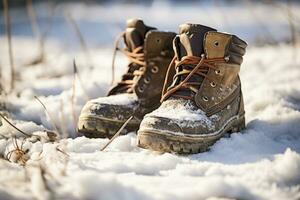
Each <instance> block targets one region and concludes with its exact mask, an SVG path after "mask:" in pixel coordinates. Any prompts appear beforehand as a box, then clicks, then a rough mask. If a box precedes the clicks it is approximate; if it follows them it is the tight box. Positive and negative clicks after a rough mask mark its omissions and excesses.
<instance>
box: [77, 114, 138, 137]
mask: <svg viewBox="0 0 300 200" xmlns="http://www.w3.org/2000/svg"><path fill="white" fill-rule="evenodd" d="M124 122H125V121H124ZM124 122H123V121H116V120H110V119H103V118H94V117H84V118H79V121H78V132H80V133H82V134H83V135H84V136H85V137H88V138H111V137H112V136H114V134H115V133H116V132H117V131H118V130H119V128H120V127H121V126H122V125H123V124H124ZM138 128H139V123H129V124H127V126H126V128H124V129H123V131H122V132H121V134H123V135H124V134H126V133H128V132H132V131H137V129H138Z"/></svg>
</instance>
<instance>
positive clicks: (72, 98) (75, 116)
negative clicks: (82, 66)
mask: <svg viewBox="0 0 300 200" xmlns="http://www.w3.org/2000/svg"><path fill="white" fill-rule="evenodd" d="M76 76H77V67H76V62H75V59H74V60H73V85H72V97H71V101H72V102H71V106H72V108H71V109H72V116H73V124H74V131H75V133H76V135H77V134H78V132H77V128H76V127H77V115H76V111H75V101H76V99H75V98H76Z"/></svg>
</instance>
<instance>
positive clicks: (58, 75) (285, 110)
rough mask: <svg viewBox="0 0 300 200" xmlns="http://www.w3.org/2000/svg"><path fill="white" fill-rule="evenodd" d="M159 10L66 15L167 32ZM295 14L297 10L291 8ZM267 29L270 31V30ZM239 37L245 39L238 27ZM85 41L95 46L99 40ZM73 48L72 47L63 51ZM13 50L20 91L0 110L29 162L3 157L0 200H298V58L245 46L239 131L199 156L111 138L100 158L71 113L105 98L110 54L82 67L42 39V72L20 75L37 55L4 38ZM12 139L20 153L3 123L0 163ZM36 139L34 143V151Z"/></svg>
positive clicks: (96, 54)
mask: <svg viewBox="0 0 300 200" xmlns="http://www.w3.org/2000/svg"><path fill="white" fill-rule="evenodd" d="M77 6H78V9H75V8H77ZM161 6H166V5H161V4H160V3H159V1H156V3H155V4H154V5H153V7H151V9H150V12H149V13H148V12H147V11H148V10H145V8H143V7H142V8H143V9H141V10H138V9H137V8H136V7H126V9H130V11H128V13H127V12H125V16H123V14H124V13H123V12H120V13H118V12H115V11H117V10H118V8H117V6H115V7H112V8H110V10H109V9H107V8H106V7H105V8H103V7H95V8H90V7H88V6H87V7H85V6H83V7H82V5H81V4H78V5H77V4H76V5H75V6H71V8H74V10H80V9H82V10H81V12H77V13H76V15H75V18H76V19H85V20H87V19H88V16H90V15H91V16H94V18H93V19H95V20H96V21H97V20H100V17H99V16H101V15H100V14H99V13H101V12H103V17H104V18H103V19H102V20H113V19H112V18H111V17H108V16H111V13H114V14H116V20H115V21H114V23H121V20H122V24H123V21H124V19H125V18H126V17H132V15H133V14H131V13H134V14H136V15H137V16H141V17H143V16H145V17H146V18H147V19H148V20H149V21H150V22H153V23H154V22H155V23H156V24H161V27H167V28H171V27H168V26H167V25H166V24H164V22H162V21H161V20H159V19H160V17H162V15H164V14H163V13H164V12H157V9H158V10H160V9H161ZM166 7H167V8H170V9H171V8H172V7H168V6H166ZM60 9H61V8H60ZM90 9H91V11H90ZM190 9H192V10H191V11H193V12H191V13H192V14H191V15H190V17H191V19H192V20H193V21H195V20H197V19H198V18H197V17H196V16H198V14H199V12H198V10H196V9H195V8H190ZM220 9H221V8H220ZM222 9H224V10H225V11H226V9H230V10H231V11H234V14H235V15H236V16H239V17H236V18H235V19H234V20H236V21H237V22H238V21H239V20H240V21H241V22H242V21H243V19H247V20H249V21H247V23H248V24H247V26H248V27H249V26H250V25H253V26H255V24H254V21H255V19H253V20H252V21H251V20H250V19H249V18H247V15H246V14H244V12H242V11H240V10H239V9H237V8H236V7H232V8H227V7H225V8H222ZM295 9H298V10H299V6H295ZM174 10H175V11H177V12H173V11H174ZM270 10H271V11H270ZM131 11H132V12H131ZM170 11H172V12H167V13H165V15H166V16H168V13H169V14H170V13H176V15H175V14H174V16H177V14H178V16H179V17H178V19H177V18H176V20H177V21H179V22H178V23H180V22H181V21H183V20H187V19H186V17H187V16H189V15H188V14H187V13H186V12H183V11H185V10H184V8H182V9H181V8H180V6H177V7H176V8H174V9H172V10H170ZM215 12H216V11H215ZM257 12H259V13H260V14H261V15H264V14H266V13H269V14H270V15H272V16H273V15H274V16H275V15H276V12H277V14H278V12H279V10H277V9H274V10H272V9H270V8H266V7H264V6H262V7H259V9H258V11H257ZM146 13H148V14H146ZM213 13H214V12H213ZM155 14H158V15H155ZM200 14H201V13H200ZM201 15H204V14H201ZM150 16H155V17H153V19H152V18H150ZM212 16H213V15H212ZM274 16H273V17H272V19H273V20H274V21H276V23H279V22H280V23H281V24H286V23H287V22H286V21H284V19H283V18H281V17H280V16H281V15H279V14H278V15H276V16H277V17H274ZM269 18H270V17H269ZM214 19H215V20H216V19H219V18H214ZM20 20H21V18H20ZM176 20H175V18H174V21H176ZM171 21H172V20H171ZM201 22H202V21H201ZM170 23H171V22H170ZM172 23H173V24H174V23H175V22H173V21H172ZM220 23H221V22H220ZM269 23H271V21H270V22H269ZM217 24H219V23H216V25H217ZM249 24H250V25H249ZM106 25H107V24H106ZM240 26H242V24H240ZM271 26H272V27H277V26H276V24H275V22H274V24H271ZM115 27H116V26H115ZM224 29H225V30H226V27H225V28H224ZM244 29H245V30H248V29H247V27H244ZM244 29H243V30H244ZM257 29H259V28H257ZM113 30H114V31H112V32H111V33H109V34H107V35H106V37H105V36H104V38H105V40H107V41H110V42H112V41H111V38H110V40H108V39H107V38H108V37H112V36H111V35H115V33H117V32H118V31H119V30H121V29H119V28H115V29H113ZM235 30H236V29H235ZM280 30H282V28H281V29H280ZM58 31H59V30H58ZM60 31H61V30H60ZM281 33H282V32H278V35H281ZM70 34H72V33H70ZM102 35H105V34H103V33H102ZM108 35H110V36H108ZM249 35H251V34H249ZM278 37H279V36H278ZM93 39H94V40H97V39H99V40H104V39H101V36H97V37H96V38H93ZM74 41H75V42H74ZM76 42H77V41H76V38H75V39H74V40H73V43H76ZM101 42H102V41H101ZM0 44H1V45H0V66H1V72H2V76H3V77H2V82H4V83H6V84H7V83H8V82H9V73H8V72H9V68H8V56H7V45H6V44H7V43H6V39H5V37H4V36H3V35H1V36H0ZM111 44H112V43H111ZM13 45H14V55H15V62H16V68H17V71H18V72H19V75H18V77H19V79H20V81H19V82H18V84H17V87H16V92H15V93H13V94H10V95H8V96H6V100H7V102H8V105H7V109H8V111H9V113H10V119H13V122H14V124H15V125H16V126H17V127H18V128H19V129H21V130H23V131H24V132H26V133H30V134H32V135H34V136H32V137H31V138H29V139H26V141H24V145H23V149H24V150H25V151H28V153H27V155H26V156H27V158H29V160H28V161H27V163H26V166H25V167H23V166H20V165H19V164H17V163H14V161H16V160H17V156H18V155H17V154H16V152H12V156H11V157H10V161H11V162H8V161H6V160H4V159H0V199H41V200H42V199H109V200H111V199H112V200H116V199H124V200H126V199H130V200H131V199H137V200H141V199H147V200H148V199H162V200H165V199H166V200H168V199H172V200H173V199H210V200H211V199H230V198H233V199H262V200H266V199H274V200H297V199H300V123H299V122H300V87H299V86H300V61H299V58H297V55H298V54H297V50H298V53H299V49H296V50H295V49H294V47H293V46H289V45H286V44H279V45H277V46H264V47H256V46H254V45H250V47H249V48H248V50H247V54H246V56H245V57H244V63H243V65H242V68H241V81H242V88H243V94H244V100H245V110H246V123H247V127H246V130H244V131H242V132H241V133H233V134H232V135H231V137H229V138H222V139H220V140H219V141H218V142H217V143H216V144H215V145H214V146H213V147H212V148H211V150H210V151H208V152H205V153H201V154H196V155H189V156H179V155H173V154H169V153H165V154H160V153H157V152H152V151H148V150H144V149H140V148H138V147H137V145H136V142H137V141H136V139H137V138H136V135H135V133H129V134H128V135H125V136H120V137H118V138H116V140H115V141H113V142H112V143H111V145H109V146H108V148H107V149H106V150H105V151H103V152H101V151H100V149H101V147H103V146H104V145H105V144H106V143H107V142H108V139H88V138H85V137H77V135H76V133H75V131H74V127H75V125H74V119H73V111H72V109H74V110H75V115H76V116H77V117H78V116H79V114H80V111H81V109H82V107H83V106H84V105H85V103H86V102H87V100H90V99H94V98H98V97H101V96H104V95H105V94H106V93H107V91H108V89H109V88H110V85H109V82H110V81H111V75H110V74H111V69H110V66H111V55H112V49H109V48H106V47H103V46H100V47H98V46H97V45H95V46H93V48H90V49H89V50H90V51H89V57H90V59H87V56H86V53H84V52H81V51H80V50H77V49H73V50H72V51H71V50H70V49H68V48H67V47H66V43H65V42H61V41H59V40H55V39H54V38H49V40H48V41H47V43H46V56H47V57H46V62H45V63H43V64H39V65H37V66H30V67H24V66H22V65H24V64H25V63H28V62H29V61H30V60H32V59H34V58H35V57H36V56H37V55H38V48H37V42H36V41H35V40H33V39H32V38H28V37H23V36H20V35H19V36H15V37H13ZM74 58H75V59H76V63H77V66H78V71H79V76H80V79H81V80H82V82H83V83H84V85H81V84H80V81H79V79H78V78H77V79H76V84H75V86H76V89H75V98H74V99H72V93H73V92H72V91H73V88H72V86H73V64H72V62H73V59H74ZM297 59H298V60H297ZM87 60H88V61H87ZM125 65H126V59H125V58H124V57H123V56H121V55H120V56H119V58H118V61H117V66H125ZM116 70H117V71H116V74H117V75H118V76H119V77H120V75H121V74H122V73H123V72H124V71H125V70H126V68H125V67H123V68H122V67H117V69H116ZM35 95H37V96H38V97H39V99H40V100H41V101H42V102H43V103H44V104H45V105H46V107H47V109H48V112H49V114H50V117H49V116H48V114H46V113H45V111H44V109H43V107H42V106H41V105H40V104H39V103H38V102H37V101H36V100H35V98H34V96H35ZM72 101H74V102H75V104H74V106H72ZM73 107H74V108H73ZM176 114H178V116H179V115H184V113H174V115H176ZM51 119H53V120H54V123H55V124H56V126H57V127H58V129H59V131H60V133H62V134H61V135H60V136H59V137H60V139H59V140H58V142H54V143H51V142H49V137H48V135H47V133H46V132H45V130H55V128H54V127H53V124H52V122H51ZM14 135H16V137H17V138H18V139H17V141H18V146H21V143H22V141H23V139H22V137H23V135H22V134H21V133H19V132H17V131H16V130H14V129H13V128H12V127H11V126H10V125H8V124H7V123H6V122H4V121H3V126H1V127H0V155H1V156H6V154H7V153H8V152H9V151H11V150H13V149H15V146H14V143H13V139H12V136H14ZM66 135H68V136H69V137H68V138H66ZM4 137H10V139H9V140H6V139H5V138H4ZM39 138H40V140H41V141H37V139H39Z"/></svg>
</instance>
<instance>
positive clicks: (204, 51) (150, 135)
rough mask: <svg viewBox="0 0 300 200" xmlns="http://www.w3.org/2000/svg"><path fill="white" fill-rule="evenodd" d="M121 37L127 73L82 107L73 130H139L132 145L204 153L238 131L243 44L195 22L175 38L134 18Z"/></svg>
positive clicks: (90, 133) (93, 133)
mask: <svg viewBox="0 0 300 200" xmlns="http://www.w3.org/2000/svg"><path fill="white" fill-rule="evenodd" d="M121 37H123V38H124V43H125V46H126V47H125V48H124V49H120V48H119V47H116V50H120V51H122V52H123V53H124V54H125V55H126V56H127V57H128V58H129V61H130V63H129V65H128V71H127V73H125V74H124V75H123V77H122V80H121V81H120V82H119V83H117V84H116V85H115V86H114V87H113V88H112V89H111V90H110V91H109V93H108V95H107V97H101V98H98V99H94V100H91V101H89V102H87V104H86V105H85V106H84V108H83V109H82V112H81V115H80V117H79V122H78V130H79V131H80V132H82V133H84V135H85V136H87V137H112V136H113V135H114V134H115V133H116V131H117V130H118V129H119V128H120V127H121V126H122V124H123V123H124V122H125V121H126V120H127V119H128V118H130V117H131V116H133V119H132V120H131V121H130V122H129V123H128V125H127V126H126V129H124V130H123V131H124V133H127V132H130V131H137V130H138V132H137V133H138V146H140V147H142V148H148V149H152V150H155V151H160V152H174V153H198V152H204V151H207V150H208V148H209V147H210V146H211V145H212V144H213V143H215V142H216V141H217V140H218V139H219V138H221V137H222V136H224V135H225V134H227V133H228V132H236V131H240V130H241V129H243V128H244V127H245V118H244V113H245V112H244V104H243V96H242V91H241V83H240V79H239V75H238V74H239V71H240V66H241V64H242V61H243V55H244V54H245V49H246V46H247V43H246V42H244V41H243V40H241V39H240V38H238V37H237V36H235V35H231V34H227V33H221V32H218V31H217V30H215V29H213V28H210V27H206V26H203V25H199V24H182V25H181V26H180V27H179V34H178V35H177V34H176V33H173V32H163V31H158V30H156V29H155V28H153V27H149V26H146V25H145V24H144V22H143V21H142V20H140V19H131V20H128V21H127V27H126V30H125V31H124V33H122V35H121Z"/></svg>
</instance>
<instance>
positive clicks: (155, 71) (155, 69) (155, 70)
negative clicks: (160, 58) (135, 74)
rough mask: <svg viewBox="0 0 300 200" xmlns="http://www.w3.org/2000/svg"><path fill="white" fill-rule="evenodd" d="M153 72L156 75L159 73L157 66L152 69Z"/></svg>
mask: <svg viewBox="0 0 300 200" xmlns="http://www.w3.org/2000/svg"><path fill="white" fill-rule="evenodd" d="M151 72H152V73H153V74H156V73H157V72H158V67H157V66H154V67H152V69H151Z"/></svg>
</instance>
